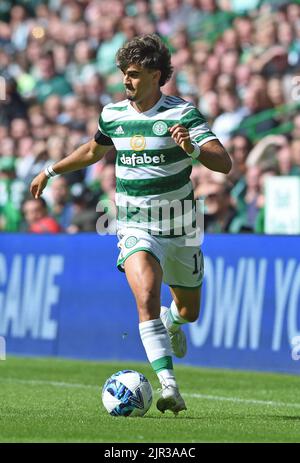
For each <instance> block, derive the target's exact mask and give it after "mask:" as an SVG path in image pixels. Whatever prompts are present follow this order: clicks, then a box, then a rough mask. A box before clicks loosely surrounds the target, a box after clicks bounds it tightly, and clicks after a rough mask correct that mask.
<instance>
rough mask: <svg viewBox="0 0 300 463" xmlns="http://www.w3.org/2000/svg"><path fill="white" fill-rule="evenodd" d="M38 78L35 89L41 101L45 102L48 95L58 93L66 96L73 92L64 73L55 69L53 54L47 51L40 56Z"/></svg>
mask: <svg viewBox="0 0 300 463" xmlns="http://www.w3.org/2000/svg"><path fill="white" fill-rule="evenodd" d="M37 72H38V80H37V82H36V85H35V88H34V91H35V94H36V97H37V99H38V101H39V102H41V103H43V102H44V101H45V100H46V99H47V97H48V96H50V95H53V94H56V95H60V96H65V95H67V94H69V93H71V92H72V89H71V86H70V85H69V84H68V82H67V80H66V78H65V77H64V76H63V75H59V74H58V73H57V72H56V71H55V66H54V59H53V54H52V53H51V52H47V53H45V54H43V55H42V56H40V58H39V61H38V63H37Z"/></svg>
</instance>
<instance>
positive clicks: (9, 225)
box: [0, 156, 26, 231]
mask: <svg viewBox="0 0 300 463" xmlns="http://www.w3.org/2000/svg"><path fill="white" fill-rule="evenodd" d="M15 164H16V163H15V158H14V157H12V156H2V157H0V230H4V231H18V230H19V227H20V224H21V220H22V214H21V203H22V199H23V196H24V194H25V188H26V185H25V184H24V182H22V181H21V180H19V179H18V178H17V176H16V168H15Z"/></svg>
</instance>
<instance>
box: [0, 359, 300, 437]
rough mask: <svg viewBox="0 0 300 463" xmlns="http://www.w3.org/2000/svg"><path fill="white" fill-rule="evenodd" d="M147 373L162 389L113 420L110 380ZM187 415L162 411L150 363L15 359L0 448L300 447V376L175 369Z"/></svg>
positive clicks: (3, 398)
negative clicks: (105, 391) (106, 391)
mask: <svg viewBox="0 0 300 463" xmlns="http://www.w3.org/2000/svg"><path fill="white" fill-rule="evenodd" d="M125 368H129V369H134V370H137V371H140V372H141V373H143V374H145V375H146V376H147V378H148V379H149V380H150V382H151V384H152V387H153V389H154V391H155V394H154V403H153V405H152V406H151V408H150V410H149V411H148V413H147V414H146V415H145V416H144V417H142V418H130V417H129V418H121V417H118V418H115V417H111V416H110V415H109V414H108V413H107V412H106V411H105V409H104V408H103V406H102V402H101V389H102V385H103V384H104V382H105V380H106V379H107V378H108V377H109V376H110V375H111V374H112V373H114V372H116V371H118V370H121V369H125ZM176 373H177V378H178V380H179V384H180V387H181V391H182V395H183V396H184V398H185V400H186V404H187V407H188V410H187V411H186V412H183V413H180V414H179V415H178V416H177V417H174V415H173V414H172V413H171V412H166V413H165V414H164V415H162V414H160V413H159V411H158V410H157V409H156V407H155V402H156V399H157V398H158V393H157V392H156V389H157V388H158V387H159V384H158V381H157V379H156V376H155V375H154V373H153V372H152V370H151V368H150V366H149V365H148V364H146V363H133V362H126V363H121V362H115V363H113V362H90V361H74V360H65V359H54V358H43V359H35V358H28V357H26V358H24V357H22V358H21V357H10V356H9V357H8V358H7V360H5V361H1V362H0V442H105V443H119V442H126V443H139V442H146V443H200V442H300V393H299V391H300V387H299V386H300V377H297V376H291V375H279V374H268V373H253V372H240V371H231V370H217V369H204V368H196V367H183V366H177V367H176Z"/></svg>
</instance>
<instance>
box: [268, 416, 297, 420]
mask: <svg viewBox="0 0 300 463" xmlns="http://www.w3.org/2000/svg"><path fill="white" fill-rule="evenodd" d="M268 418H272V419H274V418H276V419H278V420H290V421H300V415H297V416H295V415H268Z"/></svg>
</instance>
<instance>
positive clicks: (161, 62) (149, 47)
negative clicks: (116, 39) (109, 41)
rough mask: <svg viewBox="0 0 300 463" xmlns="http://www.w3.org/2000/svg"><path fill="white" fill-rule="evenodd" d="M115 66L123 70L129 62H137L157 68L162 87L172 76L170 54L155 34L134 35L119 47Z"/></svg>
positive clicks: (149, 67) (145, 66)
mask: <svg viewBox="0 0 300 463" xmlns="http://www.w3.org/2000/svg"><path fill="white" fill-rule="evenodd" d="M116 61H117V66H118V67H119V68H120V69H121V70H122V71H123V72H124V71H126V69H127V68H128V67H129V65H130V64H139V65H140V66H142V67H143V68H146V69H153V70H159V71H160V72H161V77H160V80H159V85H160V86H161V87H162V86H163V85H164V84H165V83H166V82H167V81H168V80H169V79H170V78H171V76H172V72H173V67H172V65H171V54H170V51H169V49H168V48H167V47H166V45H165V44H164V43H163V42H162V40H161V39H160V38H159V37H158V35H156V34H148V35H143V36H141V37H134V38H133V39H132V40H131V41H130V42H127V43H126V44H125V45H124V47H122V48H120V49H119V51H118V52H117V55H116Z"/></svg>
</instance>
